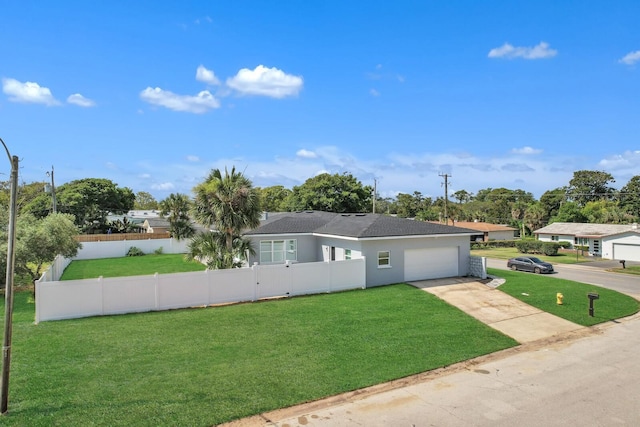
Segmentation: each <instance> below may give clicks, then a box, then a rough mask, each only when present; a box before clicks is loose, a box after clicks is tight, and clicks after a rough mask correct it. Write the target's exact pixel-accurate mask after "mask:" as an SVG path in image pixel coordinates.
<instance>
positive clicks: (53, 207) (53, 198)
mask: <svg viewBox="0 0 640 427" xmlns="http://www.w3.org/2000/svg"><path fill="white" fill-rule="evenodd" d="M47 176H50V177H51V213H57V212H58V203H57V202H56V184H55V182H54V181H53V166H51V172H47Z"/></svg>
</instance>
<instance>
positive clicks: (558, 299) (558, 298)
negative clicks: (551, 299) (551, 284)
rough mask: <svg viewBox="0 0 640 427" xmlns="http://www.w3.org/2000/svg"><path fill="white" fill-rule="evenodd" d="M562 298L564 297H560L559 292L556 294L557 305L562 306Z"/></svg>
mask: <svg viewBox="0 0 640 427" xmlns="http://www.w3.org/2000/svg"><path fill="white" fill-rule="evenodd" d="M563 298H564V295H562V294H561V293H560V292H558V293H557V294H556V300H557V302H558V305H562V299H563Z"/></svg>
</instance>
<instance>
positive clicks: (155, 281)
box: [153, 272, 160, 310]
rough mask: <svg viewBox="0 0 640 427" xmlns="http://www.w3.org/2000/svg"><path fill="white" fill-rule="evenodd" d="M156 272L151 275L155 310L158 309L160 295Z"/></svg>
mask: <svg viewBox="0 0 640 427" xmlns="http://www.w3.org/2000/svg"><path fill="white" fill-rule="evenodd" d="M158 281H159V279H158V273H157V272H156V273H155V274H154V275H153V293H154V299H155V310H158V307H160V301H159V299H160V295H158Z"/></svg>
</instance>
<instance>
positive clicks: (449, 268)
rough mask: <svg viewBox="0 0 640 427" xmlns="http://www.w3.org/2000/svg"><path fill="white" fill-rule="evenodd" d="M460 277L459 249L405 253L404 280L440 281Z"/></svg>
mask: <svg viewBox="0 0 640 427" xmlns="http://www.w3.org/2000/svg"><path fill="white" fill-rule="evenodd" d="M457 275H458V247H457V246H454V247H450V248H438V249H407V250H405V251H404V280H407V281H411V280H424V279H438V278H440V277H454V276H457Z"/></svg>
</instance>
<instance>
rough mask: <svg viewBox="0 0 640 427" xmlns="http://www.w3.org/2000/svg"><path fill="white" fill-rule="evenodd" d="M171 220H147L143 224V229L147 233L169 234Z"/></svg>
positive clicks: (158, 218)
mask: <svg viewBox="0 0 640 427" xmlns="http://www.w3.org/2000/svg"><path fill="white" fill-rule="evenodd" d="M169 228H170V224H169V220H168V219H166V218H160V217H156V218H147V219H145V220H144V222H143V223H142V229H143V230H144V232H145V233H165V234H166V233H169Z"/></svg>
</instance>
